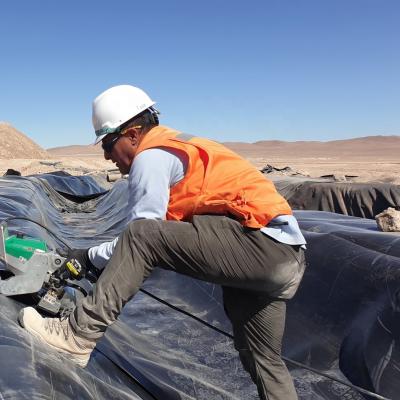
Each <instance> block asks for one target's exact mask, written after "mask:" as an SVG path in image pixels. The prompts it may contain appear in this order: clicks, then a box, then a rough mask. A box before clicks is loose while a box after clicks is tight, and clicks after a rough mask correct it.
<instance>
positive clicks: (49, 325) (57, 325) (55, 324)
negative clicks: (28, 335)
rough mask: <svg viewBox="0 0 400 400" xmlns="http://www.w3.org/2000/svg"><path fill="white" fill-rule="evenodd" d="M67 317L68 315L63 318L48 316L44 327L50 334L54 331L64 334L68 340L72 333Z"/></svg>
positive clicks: (57, 333)
mask: <svg viewBox="0 0 400 400" xmlns="http://www.w3.org/2000/svg"><path fill="white" fill-rule="evenodd" d="M67 319H68V315H67V316H62V317H61V318H46V319H45V325H44V328H45V329H46V330H47V331H48V332H49V333H50V334H53V332H54V333H55V334H56V335H60V334H63V335H64V339H65V340H67V339H68V337H69V334H70V327H69V322H68V321H67Z"/></svg>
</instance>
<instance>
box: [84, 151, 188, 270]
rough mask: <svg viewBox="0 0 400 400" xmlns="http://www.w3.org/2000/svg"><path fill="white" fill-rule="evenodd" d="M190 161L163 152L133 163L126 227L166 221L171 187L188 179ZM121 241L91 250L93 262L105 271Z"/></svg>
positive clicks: (143, 155) (150, 153)
mask: <svg viewBox="0 0 400 400" xmlns="http://www.w3.org/2000/svg"><path fill="white" fill-rule="evenodd" d="M187 163H188V160H187V158H186V157H184V156H183V155H182V154H181V153H178V152H177V151H174V150H172V149H171V150H170V149H168V150H166V149H161V148H154V149H148V150H145V151H143V152H141V153H140V154H139V155H138V156H137V157H135V159H134V160H133V163H132V166H131V170H130V172H129V178H128V192H129V193H128V204H127V208H126V210H125V213H126V223H125V227H126V226H127V225H128V224H129V223H130V222H131V221H135V220H137V219H160V220H162V219H165V215H166V213H167V209H168V203H169V192H170V187H172V186H174V185H175V184H176V183H178V182H179V181H180V180H182V179H183V177H184V176H185V172H186V169H187ZM117 241H118V238H116V239H114V240H113V241H111V242H105V243H102V244H100V245H99V246H94V247H92V248H90V249H89V258H90V261H91V262H92V263H93V264H94V265H95V266H96V267H97V268H100V269H101V268H104V267H105V265H106V264H107V262H108V260H109V259H110V257H111V255H112V252H113V250H114V248H115V246H116V244H117Z"/></svg>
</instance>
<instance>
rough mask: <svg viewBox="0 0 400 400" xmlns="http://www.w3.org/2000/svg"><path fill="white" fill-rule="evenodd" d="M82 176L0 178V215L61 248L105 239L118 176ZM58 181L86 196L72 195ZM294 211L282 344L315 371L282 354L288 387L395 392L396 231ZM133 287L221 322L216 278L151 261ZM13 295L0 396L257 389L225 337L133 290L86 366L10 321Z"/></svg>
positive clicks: (324, 395) (201, 395)
mask: <svg viewBox="0 0 400 400" xmlns="http://www.w3.org/2000/svg"><path fill="white" fill-rule="evenodd" d="M85 179H86V178H79V184H77V180H76V178H75V177H70V178H68V177H60V179H59V178H58V177H57V176H55V175H52V176H51V178H49V176H46V175H42V176H41V177H30V178H23V177H7V178H2V179H0V220H3V219H5V218H8V217H11V216H14V217H28V218H31V219H34V220H35V221H37V222H39V223H41V224H43V225H45V226H46V227H47V228H49V229H50V230H52V231H54V232H55V233H56V235H57V236H58V238H60V239H62V240H64V241H66V242H67V243H68V244H69V245H70V246H71V247H80V248H86V247H89V246H92V245H95V244H98V243H100V242H102V241H105V240H110V239H112V238H114V237H115V236H116V235H118V233H119V232H120V230H121V229H122V226H123V224H124V213H123V209H124V207H125V206H126V200H127V198H126V188H127V182H126V181H124V180H121V181H118V182H117V183H116V184H115V185H114V187H113V189H112V190H110V191H109V192H107V193H104V192H105V191H104V189H103V188H102V187H101V186H99V185H97V184H96V182H93V181H92V180H90V179H89V180H88V191H87V192H85V184H84V183H85ZM46 182H47V183H46ZM75 185H77V186H76V191H74V189H75ZM54 188H56V189H57V190H58V192H57V191H56V190H54ZM59 192H62V193H69V194H72V195H75V194H79V195H81V196H86V195H87V194H89V195H90V196H93V197H92V198H91V199H90V200H88V201H85V202H83V203H75V202H72V201H71V200H68V199H66V198H65V197H64V196H61V195H60V193H59ZM97 194H101V195H100V196H98V197H97ZM296 216H297V218H298V219H299V222H300V225H301V227H302V229H303V232H304V234H305V236H306V238H307V240H308V242H309V244H308V250H307V263H308V267H307V270H306V273H305V277H304V279H303V282H302V285H301V287H300V289H299V292H298V293H297V295H296V296H295V298H294V299H293V300H291V301H290V302H289V303H288V316H287V329H286V334H285V340H284V349H283V353H284V355H285V357H286V358H287V359H291V360H295V361H297V362H300V363H302V364H304V365H305V366H309V367H312V368H314V369H315V370H316V371H314V372H313V371H310V370H308V369H306V368H304V367H302V366H294V365H293V364H292V363H290V362H288V366H289V368H290V371H291V374H292V376H293V379H294V382H295V385H296V388H297V391H298V394H299V398H300V399H312V400H319V399H331V400H336V399H337V400H338V399H363V398H365V397H363V396H362V395H361V394H360V393H359V392H357V391H356V390H354V389H351V388H350V387H349V384H351V382H352V383H354V384H357V385H360V386H363V387H364V388H366V389H368V390H370V391H372V392H377V393H380V394H381V395H382V396H385V397H387V398H392V399H396V398H398V393H399V386H400V383H399V382H400V379H399V378H400V376H399V375H400V372H399V371H400V368H399V367H400V365H399V361H400V354H399V348H398V338H399V333H400V319H399V311H400V305H399V301H400V295H399V289H400V285H399V283H400V236H399V235H396V234H388V233H382V232H378V231H377V228H376V224H375V222H374V221H372V220H367V219H361V218H355V217H347V216H343V215H338V214H333V213H328V212H312V211H298V212H296ZM9 225H10V230H15V231H23V232H24V233H26V234H28V235H31V236H34V237H40V238H42V239H45V240H47V241H48V244H49V246H50V247H53V248H57V247H61V246H62V243H61V241H60V240H57V239H55V238H54V237H53V236H52V235H50V234H49V233H47V232H46V231H45V230H44V229H43V228H41V227H39V226H37V225H35V224H33V223H31V222H29V221H25V220H15V221H12V222H10V223H9ZM144 287H145V289H146V290H148V291H149V292H151V293H153V294H155V295H157V296H159V297H160V298H162V299H164V300H166V301H167V302H169V303H171V304H173V305H175V306H178V307H180V308H181V309H183V310H185V311H188V312H190V313H192V314H193V315H196V316H197V317H200V318H201V319H203V320H205V321H207V322H209V323H211V324H213V325H215V326H216V327H218V328H220V329H222V330H225V331H226V332H230V329H231V328H230V324H229V322H228V321H227V319H226V317H225V314H224V312H223V306H222V302H221V293H220V289H219V288H218V287H217V286H215V285H212V284H208V283H205V282H200V281H197V280H193V279H190V278H187V277H185V276H180V275H177V274H174V273H172V272H167V271H163V270H156V271H155V273H154V274H153V275H152V276H151V277H150V278H149V279H148V280H147V281H146V282H145V285H144ZM24 302H26V299H25V298H24V299H21V298H6V297H4V296H3V295H0V371H1V373H0V394H1V396H0V398H5V399H25V398H27V399H28V398H29V399H75V398H79V399H94V398H95V399H162V400H169V399H249V400H251V399H257V393H256V389H255V386H254V385H253V383H252V382H251V380H250V378H249V377H248V375H247V373H246V372H245V371H244V370H243V368H242V366H241V364H240V360H239V358H238V355H237V353H236V351H235V350H234V349H233V345H232V343H231V340H230V339H229V338H227V337H225V336H224V335H221V334H220V333H218V332H215V331H214V330H212V329H210V328H209V327H206V326H205V325H203V324H201V323H199V322H197V321H195V320H194V319H193V318H191V317H188V316H186V315H183V314H182V313H179V312H177V311H175V310H173V309H171V308H169V307H167V306H166V305H164V304H162V303H160V302H158V301H156V300H154V299H152V298H150V297H149V296H147V295H145V294H143V293H139V294H138V295H137V296H135V297H134V299H132V300H131V301H130V302H129V303H128V304H127V306H126V307H125V309H124V312H123V314H122V315H121V317H120V319H119V321H118V322H117V323H115V324H114V325H113V326H112V327H110V328H109V329H108V330H107V332H106V335H105V337H104V338H103V339H102V340H101V341H100V342H99V344H98V346H97V348H96V349H95V351H94V353H93V356H92V358H91V360H90V362H89V365H88V367H87V368H86V369H81V368H79V367H76V366H75V365H74V364H73V363H71V362H69V361H67V360H66V359H64V358H63V357H62V356H61V355H59V354H57V353H56V352H54V351H52V350H51V349H49V348H48V347H46V346H44V345H42V344H41V343H40V342H39V341H37V340H36V339H34V338H32V337H31V336H30V335H29V334H28V333H27V332H26V331H25V330H23V329H22V328H21V327H19V325H18V323H17V315H18V311H19V309H20V308H21V307H23V306H24ZM322 374H329V375H331V376H332V377H334V378H337V379H340V380H342V381H343V382H345V383H347V384H348V385H345V384H341V383H338V382H337V381H335V380H332V379H330V378H329V377H326V376H323V375H322Z"/></svg>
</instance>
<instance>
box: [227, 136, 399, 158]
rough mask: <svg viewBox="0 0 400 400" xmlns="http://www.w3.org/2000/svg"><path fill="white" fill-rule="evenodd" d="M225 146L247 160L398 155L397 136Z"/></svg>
mask: <svg viewBox="0 0 400 400" xmlns="http://www.w3.org/2000/svg"><path fill="white" fill-rule="evenodd" d="M224 144H225V145H226V146H227V147H229V148H231V149H232V150H234V151H236V152H238V153H239V154H242V155H243V156H246V157H262V156H266V155H268V156H269V157H271V158H276V157H279V158H282V157H288V158H289V157H290V158H292V157H299V158H321V157H323V158H346V159H348V158H352V159H354V158H357V159H358V158H368V157H372V158H375V159H398V158H399V154H400V153H399V151H400V136H366V137H360V138H355V139H344V140H332V141H327V142H320V141H296V142H284V141H280V140H263V141H258V142H255V143H242V142H226V143H224Z"/></svg>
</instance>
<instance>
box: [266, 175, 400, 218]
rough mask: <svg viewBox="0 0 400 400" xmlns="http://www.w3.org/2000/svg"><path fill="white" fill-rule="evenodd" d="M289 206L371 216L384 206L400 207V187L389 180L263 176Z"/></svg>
mask: <svg viewBox="0 0 400 400" xmlns="http://www.w3.org/2000/svg"><path fill="white" fill-rule="evenodd" d="M267 177H268V178H269V179H272V180H273V182H274V184H275V186H276V188H277V189H278V191H279V192H280V193H281V194H282V196H284V197H285V198H286V200H287V201H288V203H289V204H290V206H291V207H292V208H293V209H296V210H315V211H330V212H334V213H339V214H344V215H351V216H354V217H363V218H371V219H373V218H375V216H376V215H377V214H379V213H381V212H382V211H383V210H386V209H387V208H388V207H397V206H400V186H399V185H392V184H390V183H350V182H334V181H330V180H329V179H312V178H306V177H291V176H287V177H279V176H275V177H273V176H271V175H267Z"/></svg>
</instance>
